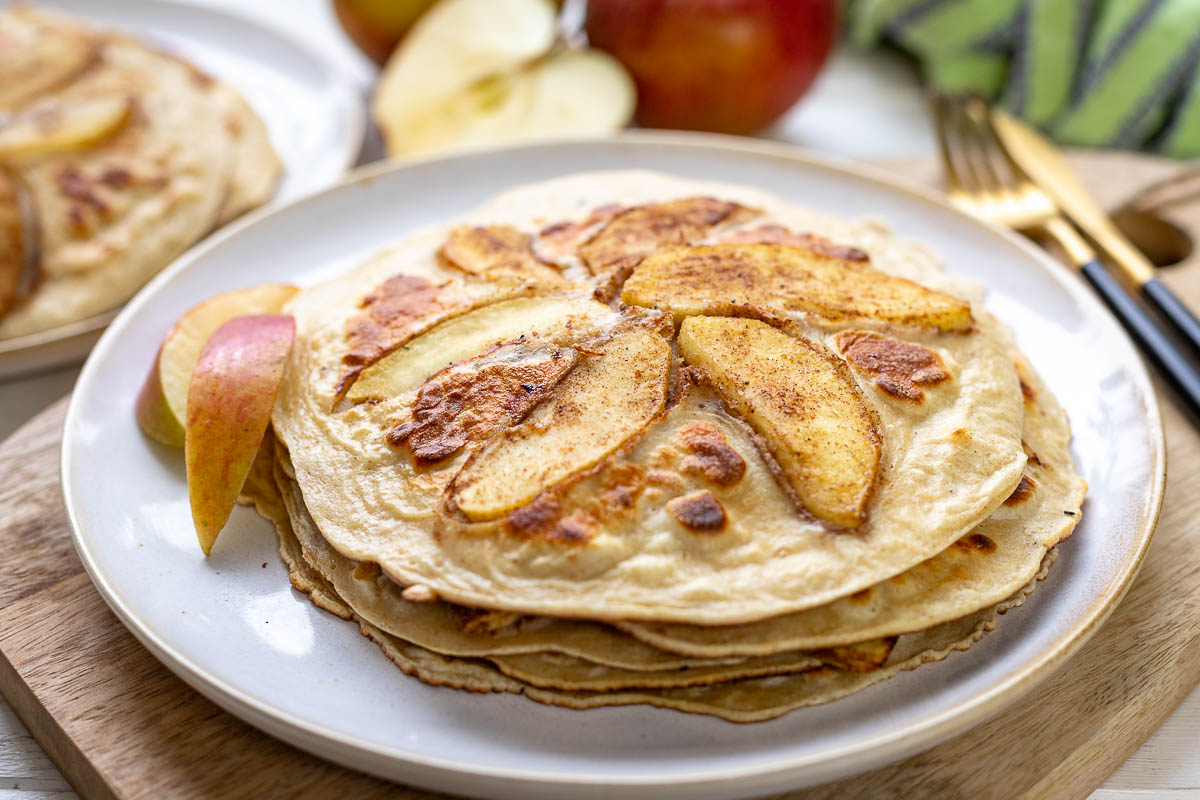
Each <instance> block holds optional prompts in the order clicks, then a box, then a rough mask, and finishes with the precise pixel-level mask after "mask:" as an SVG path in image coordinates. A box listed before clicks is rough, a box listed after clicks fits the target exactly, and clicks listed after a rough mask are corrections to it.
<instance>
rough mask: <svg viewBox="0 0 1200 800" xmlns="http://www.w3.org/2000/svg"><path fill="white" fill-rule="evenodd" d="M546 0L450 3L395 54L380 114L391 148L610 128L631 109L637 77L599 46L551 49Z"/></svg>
mask: <svg viewBox="0 0 1200 800" xmlns="http://www.w3.org/2000/svg"><path fill="white" fill-rule="evenodd" d="M554 28H555V9H554V6H553V4H552V3H550V2H549V0H443V2H440V3H438V4H437V5H436V6H434V7H433V8H432V9H430V11H429V12H428V13H427V14H425V16H423V17H422V18H421V19H420V21H419V22H417V24H416V25H415V26H414V27H413V29H412V30H411V31H410V32H409V33H408V35H407V36H406V37H405V39H404V41H403V42H401V44H400V46H399V48H397V50H396V52H395V53H394V54H393V55H392V57H391V59H389V61H388V63H387V66H386V67H385V68H384V70H383V74H382V75H381V76H380V79H379V85H378V87H377V89H376V91H375V98H374V102H373V109H374V114H375V120H376V122H377V123H378V124H379V128H380V130H381V131H382V133H383V138H384V143H385V144H386V146H387V150H388V153H389V154H390V155H393V156H396V155H411V154H413V153H418V152H428V151H432V150H438V149H444V148H449V147H461V146H466V145H472V144H494V143H496V142H499V141H505V140H514V139H529V138H549V137H561V136H588V135H598V134H603V133H609V132H612V131H614V130H617V129H619V128H621V127H624V126H625V125H626V124H628V122H629V120H630V119H631V118H632V116H633V108H634V103H635V96H634V88H633V81H632V80H631V79H630V78H629V75H628V73H626V71H625V69H624V68H623V67H622V66H621V65H620V64H619V63H617V61H616V60H615V59H613V58H612V57H611V56H608V55H607V54H605V53H600V52H598V51H590V50H588V51H563V52H554V53H551V48H552V45H553V44H554Z"/></svg>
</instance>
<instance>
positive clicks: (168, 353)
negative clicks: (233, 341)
mask: <svg viewBox="0 0 1200 800" xmlns="http://www.w3.org/2000/svg"><path fill="white" fill-rule="evenodd" d="M298 291H300V290H299V289H298V288H297V287H295V286H289V285H287V284H282V283H267V284H263V285H261V286H252V287H250V288H248V289H235V290H234V291H232V292H225V293H224V294H219V295H217V296H216V297H213V298H211V299H209V300H205V301H204V302H203V303H201V304H200V305H198V306H196V307H195V308H193V309H191V310H190V311H188V312H187V313H186V314H184V315H183V316H182V317H180V318H179V321H178V322H176V323H175V325H174V326H173V327H172V328H171V330H170V331H168V332H167V335H166V338H164V339H163V343H162V345H161V346H160V347H159V348H158V355H157V356H156V357H155V359H154V364H153V365H151V367H150V373H149V374H148V375H147V376H146V381H145V383H143V384H142V390H141V392H139V393H138V397H137V404H136V406H135V409H134V410H135V416H136V418H137V421H138V425H139V426H140V427H141V429H142V432H143V433H145V434H146V435H147V436H149V437H150V438H152V439H154V440H156V441H159V442H162V443H163V444H166V445H171V446H173V447H182V446H183V443H184V438H185V436H184V424H185V422H186V421H187V404H188V399H187V398H188V389H189V387H190V385H191V381H192V371H193V370H194V369H195V366H196V361H197V359H199V358H200V351H201V350H202V349H203V348H204V345H205V343H206V342H207V341H208V339H209V337H210V336H212V335H213V333H214V332H215V331H216V330H217V328H220V327H221V326H222V325H224V324H225V323H226V322H228V321H229V320H231V319H233V318H234V317H240V316H244V315H247V314H273V313H275V312H277V311H279V310H280V309H281V308H283V304H284V303H286V302H287V301H288V300H289V299H290V298H291V297H292V295H294V294H296V292H298Z"/></svg>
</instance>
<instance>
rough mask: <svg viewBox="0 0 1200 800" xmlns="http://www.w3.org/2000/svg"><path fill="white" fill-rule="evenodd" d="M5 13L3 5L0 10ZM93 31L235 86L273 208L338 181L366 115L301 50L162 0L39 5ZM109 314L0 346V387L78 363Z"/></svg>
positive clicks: (327, 64) (240, 21)
mask: <svg viewBox="0 0 1200 800" xmlns="http://www.w3.org/2000/svg"><path fill="white" fill-rule="evenodd" d="M4 5H7V3H5V2H4V0H0V6H4ZM38 5H43V6H49V7H53V8H58V9H61V10H62V11H66V12H69V13H72V14H76V15H78V16H79V17H82V18H84V19H87V20H89V21H91V22H92V23H94V24H95V25H96V26H97V27H99V28H111V29H116V30H124V31H129V32H131V33H134V34H136V35H137V36H138V37H140V38H141V39H142V40H144V41H146V42H148V43H149V44H151V45H153V46H155V47H158V48H160V49H162V50H164V51H167V52H170V53H176V54H178V55H181V56H183V57H184V58H186V59H187V60H188V61H190V62H192V63H193V64H195V65H196V66H198V67H200V68H201V69H203V70H205V71H206V72H208V73H210V74H212V75H215V76H216V77H218V78H221V79H222V80H225V81H226V82H228V83H229V84H230V85H232V86H235V87H237V89H238V90H239V91H241V93H242V95H243V96H244V97H245V98H246V100H247V101H248V102H249V103H250V105H251V106H253V107H254V110H255V111H256V112H258V115H259V116H260V117H262V119H263V120H264V121H265V122H266V124H267V128H268V129H269V130H270V133H271V143H272V144H273V145H274V146H275V149H276V151H277V152H278V153H279V156H280V158H281V159H282V160H283V163H284V167H285V170H286V171H285V173H284V176H283V180H282V182H281V183H280V185H279V189H278V191H277V192H276V195H275V199H276V201H287V200H292V199H294V198H296V197H299V196H300V195H304V194H308V193H309V192H312V191H314V190H316V189H323V188H325V187H326V186H329V185H330V184H332V183H334V182H335V181H337V180H338V179H339V178H341V176H342V173H344V172H345V171H346V169H347V168H348V167H350V166H351V165H352V164H353V163H354V161H355V160H356V159H357V158H358V152H359V149H360V148H361V146H362V140H363V131H364V127H365V125H366V111H365V107H364V105H363V100H362V97H361V95H360V92H359V89H358V87H357V86H356V84H355V83H354V80H353V79H352V78H351V77H349V76H348V75H346V74H344V72H343V71H342V70H341V69H339V68H338V67H337V66H336V65H335V64H333V63H332V62H331V61H330V60H328V59H326V58H325V57H324V56H322V55H321V54H320V53H318V52H317V51H316V50H314V49H311V48H309V47H308V46H307V45H306V44H304V43H302V42H299V41H296V40H294V39H292V38H290V37H288V36H286V35H284V34H282V33H279V32H277V31H275V30H271V29H269V28H266V27H263V26H262V25H261V24H259V23H257V22H254V21H252V20H250V19H247V18H244V17H242V16H239V15H236V14H234V13H231V12H229V11H224V10H221V9H217V8H208V7H203V6H193V5H187V4H184V3H178V2H167V1H166V0H104V2H102V3H97V2H95V0H38ZM115 313H116V312H115V311H113V312H109V313H105V314H100V315H97V316H95V317H92V318H90V319H86V320H82V321H80V322H76V323H72V324H70V325H64V326H62V327H60V328H55V329H54V330H50V331H45V332H42V333H35V334H30V335H29V336H21V337H18V338H15V339H6V340H0V379H4V378H8V377H13V376H16V375H20V374H24V373H27V372H32V371H35V370H39V369H48V368H50V367H54V366H59V365H61V364H66V363H70V362H72V361H78V360H82V358H83V357H84V356H85V355H86V354H87V351H88V349H89V348H90V347H91V346H92V344H93V343H94V342H95V341H96V339H97V338H98V337H99V335H100V332H101V331H102V330H103V329H104V326H105V325H107V324H108V323H109V322H110V321H111V320H112V318H113V317H114V316H115Z"/></svg>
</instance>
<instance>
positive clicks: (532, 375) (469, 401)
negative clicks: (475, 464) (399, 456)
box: [387, 344, 577, 464]
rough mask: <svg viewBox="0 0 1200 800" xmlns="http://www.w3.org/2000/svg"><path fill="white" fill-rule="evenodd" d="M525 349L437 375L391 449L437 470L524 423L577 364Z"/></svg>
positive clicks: (396, 431) (502, 348) (506, 348)
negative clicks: (401, 450) (483, 441)
mask: <svg viewBox="0 0 1200 800" xmlns="http://www.w3.org/2000/svg"><path fill="white" fill-rule="evenodd" d="M523 349H526V348H524V346H523V345H519V344H518V345H499V346H497V347H494V348H492V349H491V350H489V351H488V352H486V353H483V354H482V355H479V356H476V357H474V358H472V359H470V360H468V361H466V362H463V363H462V364H456V365H454V366H451V367H447V368H446V369H444V370H442V371H441V372H438V373H437V374H435V375H434V376H433V377H432V378H430V379H429V380H427V381H426V382H425V383H424V384H423V385H422V386H421V388H420V389H419V390H418V391H417V399H416V401H415V402H414V403H413V409H412V418H411V419H410V420H408V421H406V422H404V423H402V424H400V425H397V426H396V427H395V428H393V429H392V430H391V431H389V432H388V434H387V443H388V444H389V445H390V446H392V447H401V446H403V445H405V444H407V445H408V451H409V453H410V454H411V455H412V458H413V461H415V462H417V463H418V464H434V463H437V462H438V461H443V460H445V459H447V458H449V457H450V456H452V455H454V454H455V453H457V452H458V451H459V450H461V449H462V447H463V446H464V445H465V444H466V443H467V442H472V441H479V440H480V439H484V438H486V437H487V436H489V435H491V433H492V432H493V431H495V430H496V429H497V428H500V427H502V426H507V425H513V424H515V423H516V422H518V421H520V420H521V419H522V418H523V417H524V416H525V414H526V413H527V412H528V411H529V409H531V408H532V407H533V406H534V404H535V403H537V402H538V401H539V400H541V399H542V398H543V397H544V396H545V395H546V393H547V392H548V391H549V390H550V388H551V387H552V386H554V384H556V383H557V382H558V381H559V379H561V378H562V376H563V375H565V374H566V373H567V371H568V370H569V369H570V368H571V367H572V366H574V364H575V361H576V358H577V356H576V354H575V351H574V350H571V349H569V348H562V349H542V350H537V351H533V352H531V353H528V354H524V353H522V352H521V351H522V350H523ZM510 353H511V354H512V355H510Z"/></svg>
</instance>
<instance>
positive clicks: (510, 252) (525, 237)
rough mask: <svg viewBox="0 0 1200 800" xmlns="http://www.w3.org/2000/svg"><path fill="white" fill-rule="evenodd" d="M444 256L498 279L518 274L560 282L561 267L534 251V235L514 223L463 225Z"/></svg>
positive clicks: (458, 266)
mask: <svg viewBox="0 0 1200 800" xmlns="http://www.w3.org/2000/svg"><path fill="white" fill-rule="evenodd" d="M441 256H442V260H444V261H445V262H446V263H447V264H449V265H450V266H451V267H453V268H454V269H458V270H461V271H463V272H465V273H467V274H469V275H478V276H479V277H482V278H488V279H491V280H495V279H497V278H515V279H517V280H529V281H536V282H538V283H543V284H551V285H558V284H563V283H565V282H566V281H564V280H563V278H562V276H561V275H559V274H558V270H556V269H554V268H553V267H551V266H549V265H548V264H546V263H545V262H543V261H542V260H541V259H539V258H538V257H537V256H536V255H534V252H533V237H532V236H530V235H529V234H527V233H522V232H521V231H519V230H517V229H516V228H514V227H512V226H510V225H488V226H486V227H482V226H471V225H460V226H459V227H457V228H455V229H454V230H452V231H450V236H449V238H448V239H447V240H446V243H445V244H444V245H442V250H441Z"/></svg>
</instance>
